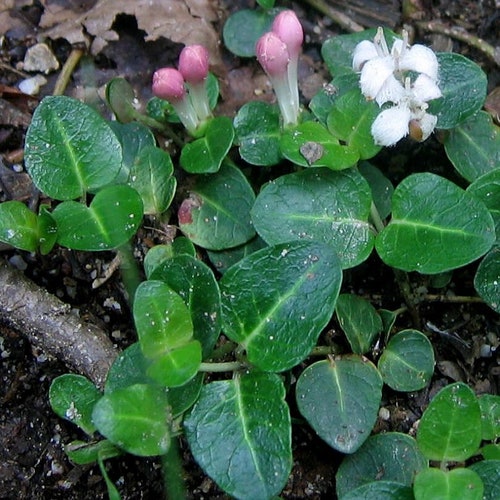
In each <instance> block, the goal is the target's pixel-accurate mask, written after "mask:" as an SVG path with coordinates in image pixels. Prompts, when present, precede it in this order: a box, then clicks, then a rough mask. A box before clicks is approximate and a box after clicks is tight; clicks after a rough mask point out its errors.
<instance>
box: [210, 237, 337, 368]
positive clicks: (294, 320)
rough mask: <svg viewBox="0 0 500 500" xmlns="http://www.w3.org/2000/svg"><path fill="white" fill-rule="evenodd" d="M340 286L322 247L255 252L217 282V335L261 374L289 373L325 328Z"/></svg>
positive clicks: (298, 245) (331, 256)
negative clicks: (219, 329) (219, 320)
mask: <svg viewBox="0 0 500 500" xmlns="http://www.w3.org/2000/svg"><path fill="white" fill-rule="evenodd" d="M341 280H342V272H341V269H340V263H339V261H338V258H337V256H336V254H335V252H334V251H333V249H332V248H331V247H330V246H328V245H325V244H322V243H316V242H291V243H284V244H281V245H275V246H272V247H269V248H264V249H263V250H259V251H258V252H255V253H253V254H251V255H249V256H248V257H245V258H244V259H242V260H241V261H239V262H238V263H237V264H235V265H234V266H232V267H231V268H230V269H228V270H227V271H226V273H225V274H224V276H223V277H222V280H221V281H220V287H221V294H222V329H223V331H224V333H225V334H226V335H227V336H228V337H229V338H230V339H231V340H233V341H235V342H238V343H240V344H242V345H243V347H244V348H245V349H246V351H247V354H248V359H249V361H250V363H252V364H253V365H255V366H256V367H258V368H260V369H261V370H265V371H283V370H287V369H289V368H292V367H293V366H295V365H296V364H297V363H299V362H300V361H302V360H303V359H304V358H305V357H306V356H308V354H309V353H310V351H311V349H312V348H313V347H314V345H315V343H316V341H317V340H318V337H319V335H320V333H321V331H322V330H323V328H324V327H325V326H326V325H327V324H328V321H329V320H330V318H331V316H332V313H333V310H334V307H335V301H336V299H337V296H338V293H339V289H340V284H341ZM311 297H314V300H311Z"/></svg>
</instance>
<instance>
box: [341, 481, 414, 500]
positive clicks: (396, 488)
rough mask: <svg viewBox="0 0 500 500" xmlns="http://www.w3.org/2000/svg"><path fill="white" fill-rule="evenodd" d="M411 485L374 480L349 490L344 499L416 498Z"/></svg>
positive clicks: (400, 499) (408, 499)
mask: <svg viewBox="0 0 500 500" xmlns="http://www.w3.org/2000/svg"><path fill="white" fill-rule="evenodd" d="M414 498H415V497H414V496H413V489H412V488H411V487H410V486H405V485H404V484H400V483H397V482H395V481H374V482H373V483H366V484H363V485H362V486H359V487H358V488H356V489H354V490H351V491H349V493H347V494H346V495H344V496H343V497H342V500H414Z"/></svg>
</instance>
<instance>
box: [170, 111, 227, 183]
mask: <svg viewBox="0 0 500 500" xmlns="http://www.w3.org/2000/svg"><path fill="white" fill-rule="evenodd" d="M233 139H234V129H233V124H232V122H231V120H230V119H229V118H228V117H227V116H219V117H217V118H213V119H212V120H210V121H209V123H208V124H207V127H206V129H205V131H204V135H203V137H200V138H199V139H196V140H194V141H193V142H189V143H187V144H186V145H185V146H184V147H183V148H182V152H181V157H180V163H181V166H182V168H183V169H184V170H186V172H189V173H192V174H210V173H214V172H218V170H219V169H220V166H221V164H222V160H224V158H225V157H226V155H227V153H228V152H229V149H230V148H231V146H232V144H233Z"/></svg>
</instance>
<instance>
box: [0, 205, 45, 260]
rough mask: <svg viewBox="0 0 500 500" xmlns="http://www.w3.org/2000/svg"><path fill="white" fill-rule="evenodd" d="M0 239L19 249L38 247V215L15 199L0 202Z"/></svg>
mask: <svg viewBox="0 0 500 500" xmlns="http://www.w3.org/2000/svg"><path fill="white" fill-rule="evenodd" d="M0 241H3V242H5V243H7V244H9V245H12V246H13V247H15V248H19V249H20V250H26V251H28V252H35V251H36V250H37V249H38V244H39V239H38V217H37V215H36V214H35V213H34V212H32V211H31V210H30V209H29V208H28V207H27V206H26V205H25V204H24V203H21V202H20V201H17V200H12V201H4V202H3V203H1V204H0Z"/></svg>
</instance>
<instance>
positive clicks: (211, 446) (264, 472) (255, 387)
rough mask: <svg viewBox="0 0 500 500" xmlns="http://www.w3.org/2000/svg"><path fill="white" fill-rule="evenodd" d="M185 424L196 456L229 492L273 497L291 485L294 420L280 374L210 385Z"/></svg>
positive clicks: (253, 375)
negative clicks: (292, 419)
mask: <svg viewBox="0 0 500 500" xmlns="http://www.w3.org/2000/svg"><path fill="white" fill-rule="evenodd" d="M184 428H185V433H186V438H187V440H188V443H189V447H190V449H191V452H192V453H193V456H194V458H195V460H196V461H197V462H198V464H199V465H200V466H201V467H202V469H203V470H204V471H205V472H206V473H207V474H208V475H209V476H210V477H211V478H212V479H213V480H214V481H215V482H216V483H217V484H218V485H219V486H220V487H221V488H222V489H223V490H224V491H225V492H226V493H228V494H229V495H231V496H233V497H236V498H239V499H242V500H244V499H261V498H262V499H264V498H271V497H273V495H278V494H279V493H280V491H281V490H282V488H283V487H284V486H285V484H286V482H287V479H288V475H289V473H290V470H291V467H292V450H291V423H290V414H289V410H288V406H287V404H286V402H285V388H284V386H283V382H282V381H281V379H280V378H279V377H278V376H277V375H274V374H266V373H262V372H251V373H249V374H246V375H240V376H236V377H234V378H233V379H232V380H224V381H217V382H212V383H210V384H208V385H205V386H204V387H203V389H202V390H201V394H200V398H199V400H198V401H197V402H196V404H195V405H194V407H193V408H192V410H191V412H190V413H189V415H187V417H186V418H185V420H184Z"/></svg>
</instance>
